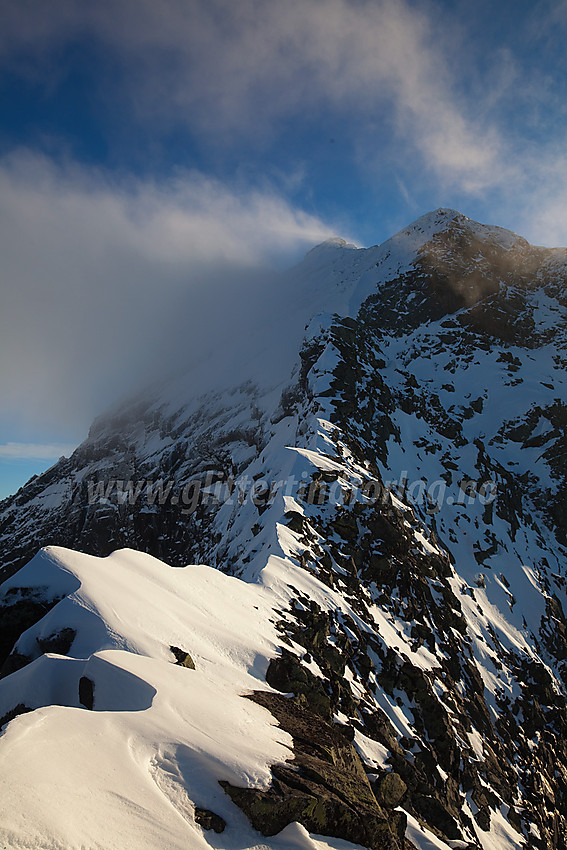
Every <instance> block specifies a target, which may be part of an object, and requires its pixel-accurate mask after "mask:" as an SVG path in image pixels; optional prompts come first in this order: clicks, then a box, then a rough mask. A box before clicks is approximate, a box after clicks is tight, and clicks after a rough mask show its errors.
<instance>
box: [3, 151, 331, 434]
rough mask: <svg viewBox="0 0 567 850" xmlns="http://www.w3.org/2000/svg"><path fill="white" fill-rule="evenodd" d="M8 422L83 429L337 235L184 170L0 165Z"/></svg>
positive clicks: (38, 160) (33, 162)
mask: <svg viewBox="0 0 567 850" xmlns="http://www.w3.org/2000/svg"><path fill="white" fill-rule="evenodd" d="M0 218H1V219H2V228H1V229H0V301H1V307H0V362H2V367H3V368H2V370H1V372H0V396H1V397H2V402H3V413H4V414H5V415H7V416H8V415H9V416H12V417H15V416H16V415H18V414H19V415H20V416H24V414H26V415H27V418H28V420H29V419H31V420H33V418H34V417H38V416H39V417H41V419H42V421H44V422H46V423H47V422H49V421H53V422H54V423H56V422H59V423H69V422H71V423H77V422H78V423H80V424H81V425H82V426H83V427H85V426H86V425H87V424H88V422H89V421H90V418H91V417H92V415H93V413H94V412H99V410H98V408H99V407H100V405H101V404H103V403H105V402H106V401H107V400H108V398H109V397H110V396H111V395H112V393H113V392H117V391H119V390H120V388H121V387H122V386H123V385H124V384H127V379H129V378H132V376H134V377H135V378H136V379H137V380H138V381H140V380H143V378H144V376H147V373H148V372H149V371H150V370H151V369H152V367H153V366H154V364H155V363H156V362H157V361H161V360H162V359H166V356H167V353H168V352H171V349H172V347H173V340H172V337H174V336H175V334H176V333H177V335H178V336H179V335H183V334H184V335H185V336H184V337H183V339H184V340H185V339H186V338H189V337H191V341H190V342H189V343H187V344H185V343H184V350H185V354H186V355H187V356H189V357H190V356H191V353H193V354H194V353H195V350H196V346H197V345H198V342H199V340H202V341H205V340H206V339H207V332H209V336H210V331H211V328H212V327H214V324H215V322H216V323H217V325H219V326H222V323H223V322H224V323H227V322H229V321H230V320H231V319H232V318H234V319H235V320H236V316H237V315H238V310H240V311H241V312H242V310H243V309H244V306H243V305H244V304H245V301H246V298H249V297H252V296H253V295H254V293H255V292H256V290H257V289H258V287H260V286H261V284H262V283H263V282H265V281H269V278H270V272H269V271H268V269H269V264H270V262H271V261H272V260H273V259H274V256H275V255H279V256H280V258H281V256H291V257H295V256H297V252H298V251H301V252H303V251H304V250H307V249H308V248H310V247H311V246H312V245H313V244H315V243H317V242H320V241H322V240H323V239H325V238H326V237H328V236H330V235H332V230H331V229H330V228H329V227H328V226H326V225H325V224H323V223H322V222H321V221H319V220H318V219H317V218H315V217H314V216H310V215H308V214H306V213H304V212H302V211H301V210H297V209H294V208H293V207H292V206H291V205H290V204H289V203H287V202H286V201H285V200H284V199H283V198H281V197H279V196H278V195H277V193H276V192H275V191H269V190H268V189H265V190H264V191H260V190H256V189H248V190H246V189H244V188H239V189H238V191H236V190H231V189H230V188H229V187H227V186H225V185H223V184H221V183H220V182H218V181H214V180H211V179H208V178H205V177H204V176H203V175H201V174H198V173H195V172H191V173H184V174H179V176H178V178H177V179H175V180H172V181H170V182H169V183H167V184H165V185H157V184H155V183H153V182H149V181H142V180H129V181H127V182H124V183H122V184H120V183H112V182H110V181H109V179H108V178H107V177H105V175H104V174H102V173H97V172H93V171H88V170H86V169H82V168H79V167H78V166H76V165H74V166H73V165H69V166H68V167H66V168H60V167H56V166H54V165H53V164H52V163H50V162H49V161H48V160H46V159H45V158H43V157H38V156H34V155H32V154H29V153H20V154H19V155H14V156H12V157H10V158H8V159H5V160H3V161H1V162H0Z"/></svg>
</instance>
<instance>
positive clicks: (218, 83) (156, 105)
mask: <svg viewBox="0 0 567 850" xmlns="http://www.w3.org/2000/svg"><path fill="white" fill-rule="evenodd" d="M30 3H31V5H32V6H34V8H35V14H34V15H33V16H30V14H29V12H30V9H29V6H30ZM8 8H9V10H10V13H9V14H8V15H6V16H5V17H6V20H5V23H4V27H3V34H2V35H0V55H2V53H4V55H6V54H7V52H8V51H9V50H15V51H17V53H16V55H17V56H18V61H19V62H20V63H21V62H22V58H21V57H22V53H23V55H26V49H28V54H29V48H30V47H35V50H36V55H37V49H38V47H40V48H43V51H42V50H40V51H39V55H40V56H42V57H44V56H45V51H46V50H49V48H52V47H53V46H54V45H55V44H57V42H59V43H61V42H64V41H65V40H66V39H68V38H70V37H72V36H77V35H84V34H85V33H87V34H90V35H91V36H94V37H95V38H97V39H99V40H101V41H102V42H103V43H104V44H105V46H106V48H107V49H108V50H111V51H113V55H114V57H115V61H114V64H113V70H114V71H115V74H114V75H113V78H112V81H110V80H108V81H107V85H108V87H109V88H108V89H107V91H106V95H107V96H108V94H109V92H110V90H112V92H113V93H114V94H115V93H116V90H117V82H118V88H119V89H120V88H121V89H122V92H123V93H124V92H125V93H126V97H127V99H126V100H124V101H123V107H124V108H125V109H128V110H130V112H132V111H134V112H135V113H136V114H137V116H138V118H141V117H145V118H147V119H149V120H151V121H152V122H153V125H152V126H153V131H154V132H155V121H156V119H158V120H159V121H160V122H161V123H163V126H164V128H167V127H168V126H170V125H171V123H179V122H185V123H187V124H189V125H190V126H191V127H192V129H194V130H196V131H198V132H201V133H204V134H206V135H208V137H209V139H210V141H211V143H212V144H214V145H218V146H221V147H222V145H223V143H225V142H226V141H228V140H232V139H233V138H234V136H235V135H236V136H237V137H241V138H246V140H247V141H248V143H252V144H258V140H260V142H261V141H262V140H264V141H265V140H266V139H268V138H270V137H271V135H272V134H274V133H276V132H277V130H278V128H279V126H280V125H281V122H282V121H284V120H286V119H288V118H289V117H290V116H292V115H293V116H295V117H297V116H298V115H301V114H302V113H303V116H304V118H305V119H307V120H308V116H309V113H310V112H311V111H312V110H313V109H315V110H317V111H318V110H320V109H322V108H324V109H330V110H335V112H336V116H337V119H342V120H343V121H345V120H347V121H348V120H349V119H351V120H352V123H353V126H354V127H355V132H356V133H357V134H363V135H365V134H369V141H370V138H371V137H372V136H374V135H375V123H374V122H375V119H376V117H377V116H379V115H381V116H383V118H384V120H385V121H386V122H387V123H388V124H389V125H390V127H395V128H396V131H397V133H398V135H399V138H400V140H401V139H404V140H405V141H406V143H408V144H410V145H411V146H412V147H413V148H414V149H415V150H417V151H419V153H420V154H421V156H422V157H423V160H424V162H425V163H426V165H427V167H428V168H430V169H432V170H433V172H434V173H436V174H437V175H438V176H439V175H440V176H443V177H444V178H446V179H451V180H456V181H460V182H461V183H462V184H463V186H465V188H468V189H471V190H473V189H474V190H476V189H479V188H482V187H483V186H486V185H487V183H490V182H491V181H493V180H494V179H495V175H496V174H497V171H498V166H499V165H501V161H500V162H499V138H498V133H497V131H496V130H495V129H494V128H493V127H491V126H489V125H483V124H482V123H481V122H480V120H479V115H478V112H477V113H475V114H473V115H469V114H467V108H466V107H467V104H465V103H464V102H463V100H462V97H460V94H459V92H458V91H457V90H456V88H455V86H454V80H455V73H454V69H453V68H452V67H451V65H450V58H451V57H449V56H447V55H446V54H445V52H444V49H443V48H444V45H445V43H448V42H449V36H450V33H448V32H447V31H446V30H447V23H446V21H447V20H448V19H449V16H448V15H447V14H445V20H444V21H443V22H442V21H441V17H440V15H437V16H433V15H432V11H433V10H434V8H435V7H433V6H431V5H429V4H427V5H426V4H423V3H422V4H420V3H417V4H416V3H411V4H410V3H409V2H407V0H357V2H354V0H288V1H287V2H286V3H273V2H271V0H260V2H258V0H239V2H238V3H234V2H230V0H193V2H191V3H187V2H186V0H162V2H160V3H159V4H156V3H154V2H150V0H118V2H116V0H114V2H112V3H110V2H105V0H102V2H98V3H92V4H80V3H78V2H77V0H54V2H52V3H50V4H49V8H46V7H45V6H43V5H40V4H38V3H37V2H36V3H35V4H34V3H33V0H28V2H27V3H21V2H18V3H12V4H8ZM30 18H31V25H29V24H28V21H29V19H30ZM117 69H119V71H118V72H117V73H118V78H117V77H116V70H117ZM42 70H43V72H44V73H45V70H44V68H42ZM53 73H54V74H55V73H57V71H56V70H54V71H53ZM457 79H458V78H457ZM100 83H101V85H104V84H105V81H104V78H102V79H101V81H100ZM379 124H382V121H380V122H379ZM252 139H254V141H252ZM374 142H375V143H376V139H374Z"/></svg>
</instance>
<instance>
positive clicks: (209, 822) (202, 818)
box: [195, 806, 226, 833]
mask: <svg viewBox="0 0 567 850" xmlns="http://www.w3.org/2000/svg"><path fill="white" fill-rule="evenodd" d="M195 823H198V824H199V826H202V827H203V829H206V830H210V829H212V830H213V832H217V833H221V832H224V830H225V828H226V821H225V820H224V819H223V818H221V816H220V815H216V814H215V813H214V812H211V811H210V810H209V809H199V808H198V807H197V806H195Z"/></svg>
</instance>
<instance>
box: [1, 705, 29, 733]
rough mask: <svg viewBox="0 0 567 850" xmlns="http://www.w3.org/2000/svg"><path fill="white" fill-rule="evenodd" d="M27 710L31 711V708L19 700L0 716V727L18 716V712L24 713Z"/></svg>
mask: <svg viewBox="0 0 567 850" xmlns="http://www.w3.org/2000/svg"><path fill="white" fill-rule="evenodd" d="M29 711H33V709H32V708H28V706H27V705H24V704H23V702H19V703H18V704H17V705H16V706H14V708H12V709H11V710H10V711H7V712H6V714H4V715H3V716H2V717H0V729H2V727H3V726H5V725H6V724H7V723H9V722H10V721H11V720H13V719H14V718H15V717H19V715H20V714H26V713H27V712H29Z"/></svg>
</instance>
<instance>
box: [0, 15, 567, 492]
mask: <svg viewBox="0 0 567 850" xmlns="http://www.w3.org/2000/svg"><path fill="white" fill-rule="evenodd" d="M566 42H567V0H539V2H533V0H532V2H523V0H502V1H501V2H499V3H495V2H493V0H490V2H489V0H477V2H475V3H470V0H466V2H461V0H452V2H449V0H285V2H273V0H238V2H235V0H160V2H155V0H90V2H88V3H85V2H84V0H50V2H49V3H45V2H44V0H0V115H1V121H0V399H1V400H2V401H1V405H0V498H2V497H4V496H5V495H7V494H9V493H11V492H14V491H15V490H16V489H17V488H18V487H19V486H21V485H22V484H23V483H24V482H25V481H26V480H27V479H28V478H29V477H30V476H31V475H32V474H36V473H38V472H40V471H42V470H43V469H46V468H47V467H48V466H50V465H51V464H52V463H53V462H54V461H55V460H57V458H58V457H59V456H60V455H62V454H68V453H69V452H70V451H71V450H72V449H73V447H74V446H76V445H77V444H78V443H79V442H80V441H81V440H82V439H83V438H84V437H85V436H86V433H87V431H88V427H89V424H90V422H91V421H92V418H93V416H94V415H96V414H99V413H101V412H102V410H103V409H104V407H105V406H106V405H107V404H109V403H110V402H111V401H112V399H113V398H115V397H118V396H119V395H120V393H122V392H123V391H124V389H125V388H126V387H130V386H132V385H133V383H134V382H135V381H138V380H140V379H141V378H143V375H144V374H145V371H146V370H149V369H151V366H152V364H155V362H156V361H159V357H160V351H161V350H162V348H163V345H164V341H165V340H166V339H167V337H168V335H169V332H170V328H171V326H172V323H174V322H175V321H177V320H178V318H179V315H180V312H181V311H183V315H185V314H190V315H191V317H192V321H193V322H194V323H195V322H197V323H199V322H204V323H205V325H206V323H207V322H209V323H210V322H211V321H212V319H211V317H212V316H214V315H215V310H216V311H217V313H218V311H219V310H223V309H225V310H226V307H224V306H223V305H225V304H226V301H227V298H228V300H229V301H230V299H231V298H234V291H235V288H236V287H242V289H241V291H242V293H243V297H244V298H245V297H246V284H245V282H244V281H245V280H246V279H247V278H248V277H250V278H254V279H257V278H258V276H259V275H262V274H264V273H265V274H266V275H267V277H266V279H268V278H269V276H270V270H271V269H276V270H277V269H283V268H286V267H287V266H290V265H292V264H294V263H295V262H297V261H298V260H299V259H300V258H301V257H302V256H303V255H304V254H305V253H306V252H307V251H308V250H309V249H310V248H311V247H312V246H313V245H315V244H317V243H319V242H321V241H323V240H324V239H326V238H328V237H330V236H335V235H336V236H342V237H344V238H346V239H348V240H349V241H353V242H355V243H356V244H358V245H373V244H377V243H380V242H382V241H384V240H385V239H387V238H388V237H389V236H391V235H392V234H394V233H395V232H397V231H398V230H399V229H401V228H402V227H404V226H405V225H407V224H409V223H410V222H411V221H413V220H414V219H416V218H418V217H419V216H420V215H422V214H423V213H425V212H427V211H428V210H432V209H435V208H437V207H439V206H444V207H451V208H455V209H458V210H460V211H461V212H463V213H464V214H465V215H468V216H469V217H471V218H474V219H476V220H479V221H482V222H486V223H490V224H499V225H501V226H503V227H508V228H510V229H511V230H514V231H515V232H518V233H520V234H521V235H523V236H525V237H526V238H527V239H529V240H530V241H531V242H533V243H536V244H544V245H567V145H566V141H567V138H566V136H567V53H566V51H565V49H564V45H565V43H566ZM239 291H240V290H239Z"/></svg>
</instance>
